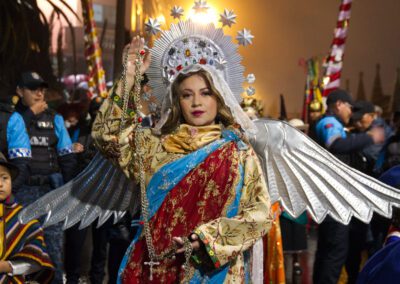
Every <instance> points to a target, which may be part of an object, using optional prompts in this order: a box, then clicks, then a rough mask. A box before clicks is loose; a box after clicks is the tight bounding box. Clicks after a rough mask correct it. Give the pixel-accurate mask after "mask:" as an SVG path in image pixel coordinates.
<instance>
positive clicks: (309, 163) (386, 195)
mask: <svg viewBox="0 0 400 284" xmlns="http://www.w3.org/2000/svg"><path fill="white" fill-rule="evenodd" d="M254 122H255V124H256V126H257V128H258V131H259V132H258V133H257V135H256V136H253V137H250V142H251V144H252V146H253V148H254V150H255V151H256V152H257V155H258V156H259V159H260V161H261V165H262V167H263V171H264V174H265V178H266V181H267V185H268V189H269V194H270V197H271V201H272V202H276V201H280V203H281V205H282V206H283V207H284V209H285V210H286V211H287V212H288V213H289V214H290V215H291V216H293V217H297V216H299V215H300V214H301V213H302V212H304V211H305V210H307V211H308V212H309V214H310V215H311V216H312V218H313V219H314V220H315V221H316V222H318V223H320V222H321V221H322V220H323V219H324V218H325V216H326V215H327V214H329V215H330V216H332V217H333V218H334V219H335V220H337V221H339V222H341V223H343V224H348V223H349V222H350V219H351V217H352V216H355V217H357V218H358V219H360V220H361V221H363V222H366V223H368V222H369V221H370V220H371V218H372V214H373V212H374V211H375V212H377V213H379V214H380V215H383V216H385V217H391V215H392V206H393V205H395V206H400V191H398V190H397V189H395V188H393V187H390V186H388V185H385V184H383V183H381V182H379V181H378V180H376V179H374V178H372V177H370V176H368V175H365V174H363V173H361V172H359V171H357V170H355V169H353V168H351V167H350V166H348V165H346V164H344V163H342V162H341V161H339V160H338V159H337V158H335V157H334V156H333V155H332V154H330V153H329V152H328V151H326V150H325V149H323V148H322V147H321V146H319V145H318V144H317V143H315V142H314V141H313V140H311V139H310V138H309V137H308V136H306V135H305V134H304V133H302V132H301V131H299V130H297V129H296V128H294V127H292V126H290V125H289V124H287V123H285V122H282V121H278V120H272V119H259V120H256V121H254Z"/></svg>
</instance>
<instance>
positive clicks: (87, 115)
mask: <svg viewBox="0 0 400 284" xmlns="http://www.w3.org/2000/svg"><path fill="white" fill-rule="evenodd" d="M102 102H103V99H102V98H101V97H95V98H93V99H92V100H89V99H88V97H87V95H86V90H85V89H83V88H78V89H77V90H76V91H75V93H74V95H73V96H71V103H67V104H64V105H63V106H61V107H60V109H59V111H60V112H61V113H62V114H63V116H64V118H65V123H66V126H67V128H68V132H69V134H70V136H71V140H72V143H73V151H74V153H76V155H77V160H78V172H81V171H83V170H84V169H85V168H86V166H87V165H88V164H89V163H90V162H91V160H92V159H93V157H94V156H95V155H96V153H97V149H96V148H95V147H94V144H93V140H92V136H91V129H92V124H93V121H94V119H95V118H96V114H97V111H98V109H99V108H100V106H101V104H102ZM108 224H109V223H108V222H107V223H106V224H104V225H103V226H100V227H99V228H97V227H96V226H97V224H96V223H93V224H92V225H91V226H90V227H87V228H84V229H79V223H78V224H77V225H75V226H73V227H71V228H70V229H68V230H66V231H65V272H66V279H67V283H68V284H77V283H80V282H79V281H80V280H79V279H80V278H81V277H82V276H83V271H82V267H83V266H84V265H83V264H85V263H84V262H82V261H83V259H82V256H83V251H84V249H85V248H84V244H85V240H86V238H87V237H88V236H91V237H92V238H91V242H89V243H90V244H91V249H90V252H89V255H90V256H91V257H90V259H91V261H90V269H89V279H90V283H93V284H102V283H103V281H104V277H105V264H106V259H107V242H108V232H107V231H108V228H109V225H108ZM89 229H91V232H89Z"/></svg>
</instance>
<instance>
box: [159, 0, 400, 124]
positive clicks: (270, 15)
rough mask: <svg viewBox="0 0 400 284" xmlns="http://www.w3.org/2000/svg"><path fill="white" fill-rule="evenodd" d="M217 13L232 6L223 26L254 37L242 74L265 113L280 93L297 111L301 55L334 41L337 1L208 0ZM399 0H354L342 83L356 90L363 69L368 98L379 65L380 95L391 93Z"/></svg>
mask: <svg viewBox="0 0 400 284" xmlns="http://www.w3.org/2000/svg"><path fill="white" fill-rule="evenodd" d="M160 2H161V3H163V5H164V7H163V8H164V9H166V10H165V11H167V12H169V9H170V8H171V7H172V6H173V5H181V6H182V7H183V8H184V9H186V10H187V9H190V7H192V6H193V2H194V1H192V0H164V1H160ZM207 2H208V4H210V5H211V6H213V7H215V8H216V9H217V11H218V12H219V13H222V12H223V8H229V9H233V11H234V12H235V13H236V14H237V16H238V17H237V24H236V25H234V26H233V27H232V29H231V30H230V29H229V28H226V27H225V28H224V31H225V32H226V33H231V34H232V35H236V32H237V31H238V30H240V29H242V28H244V27H245V28H248V29H250V30H251V32H252V34H253V35H254V36H255V40H254V44H253V45H252V46H250V47H246V48H244V47H240V49H239V51H240V53H241V54H242V55H243V57H244V61H243V63H244V65H245V67H246V71H245V74H247V73H254V74H255V75H256V78H257V80H256V83H255V87H256V97H257V98H260V99H262V100H263V102H264V105H265V114H267V115H271V116H277V114H278V112H279V94H281V93H282V94H284V96H285V100H286V107H287V110H288V115H289V116H290V117H294V116H298V115H299V114H300V111H301V109H302V101H303V93H304V85H305V80H306V76H305V73H304V71H303V69H302V68H301V67H300V66H299V64H298V62H299V60H300V59H301V58H305V59H308V58H310V57H313V56H321V57H323V56H325V55H326V54H327V53H328V51H329V47H330V44H331V42H332V39H333V29H334V27H335V26H336V21H337V16H338V11H339V5H340V3H341V1H340V0H208V1H207ZM399 13H400V0H353V7H352V17H351V19H350V26H349V34H348V38H347V44H346V50H345V53H344V56H345V57H344V68H343V74H342V81H341V87H342V88H344V87H345V81H346V79H349V80H350V91H351V92H352V93H353V94H354V96H355V95H356V93H357V87H358V80H359V79H358V78H359V72H360V71H362V72H364V87H365V91H366V95H367V96H368V97H370V96H371V93H372V82H373V80H374V77H375V66H376V64H377V63H380V65H381V79H382V85H383V91H384V93H385V94H390V95H391V94H393V91H394V84H395V79H396V68H398V67H400V16H399Z"/></svg>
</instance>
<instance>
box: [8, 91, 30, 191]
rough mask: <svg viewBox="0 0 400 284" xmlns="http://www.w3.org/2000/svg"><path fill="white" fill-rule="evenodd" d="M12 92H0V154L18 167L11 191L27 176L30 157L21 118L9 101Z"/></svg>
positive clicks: (27, 139) (26, 136) (27, 138)
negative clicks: (17, 173)
mask: <svg viewBox="0 0 400 284" xmlns="http://www.w3.org/2000/svg"><path fill="white" fill-rule="evenodd" d="M10 97H12V92H10V89H9V88H7V87H6V86H1V90H0V152H2V153H3V155H4V156H6V157H8V160H9V161H10V162H11V163H12V164H14V165H15V166H17V167H18V169H19V172H20V174H19V175H18V177H17V178H16V179H15V180H14V181H13V190H14V189H15V188H19V187H21V186H22V184H23V183H24V182H25V181H26V179H27V178H28V176H29V162H30V160H31V157H32V153H31V144H30V143H29V136H28V133H27V131H26V127H25V123H24V120H23V118H22V117H21V115H20V114H19V113H18V112H15V111H14V107H13V104H12V103H11V101H10V100H9V98H10Z"/></svg>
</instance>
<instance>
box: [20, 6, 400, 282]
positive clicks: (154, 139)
mask: <svg viewBox="0 0 400 284" xmlns="http://www.w3.org/2000/svg"><path fill="white" fill-rule="evenodd" d="M178 8H179V7H177V8H175V7H174V9H173V10H176V11H174V14H176V15H177V14H180V13H181V10H180V9H178ZM228 14H229V15H228ZM228 18H229V19H231V20H229V21H230V23H232V15H231V13H230V12H229V11H225V13H224V14H223V21H224V22H226V21H228ZM146 27H148V28H149V30H150V31H151V32H152V33H153V32H154V34H155V33H156V32H157V31H160V29H159V24H157V23H156V21H155V20H154V19H152V20H149V22H148V23H147V24H146ZM237 39H238V40H239V43H241V44H242V45H248V44H250V43H251V39H252V36H251V35H250V34H249V31H247V30H243V31H240V32H239V33H238V37H237ZM142 45H143V43H142V42H140V40H139V39H136V40H135V41H134V42H133V44H132V45H131V46H130V48H129V50H130V51H129V52H126V57H124V70H125V72H124V73H123V76H122V79H121V80H120V82H119V84H118V85H117V86H115V87H114V88H113V90H112V92H111V97H110V98H109V99H108V100H106V102H105V103H104V105H103V107H102V110H101V111H100V114H99V117H98V119H97V122H96V126H95V129H94V133H93V134H94V138H95V139H96V140H97V144H98V147H99V148H100V151H101V152H102V153H104V154H105V155H106V157H107V158H108V159H105V158H104V157H103V156H102V155H98V156H96V157H95V158H94V159H93V161H92V162H91V164H89V165H88V167H87V168H86V169H85V170H84V171H83V172H82V173H81V174H80V175H79V176H78V177H76V178H75V179H74V180H73V181H71V182H70V183H68V184H65V185H64V186H63V187H60V188H59V189H57V190H54V191H52V192H50V193H49V194H47V195H46V196H45V197H43V198H41V199H40V200H38V201H37V202H35V203H34V204H32V205H31V206H29V207H28V208H26V209H25V210H24V211H23V212H22V213H21V214H20V216H19V217H20V220H21V222H27V221H29V220H31V219H32V218H38V217H39V216H41V215H44V214H46V215H47V216H46V219H45V226H49V225H51V224H55V223H58V222H61V221H64V228H69V227H71V226H73V225H75V224H77V223H78V222H80V227H81V228H84V227H86V226H88V225H89V224H91V223H92V222H93V221H95V220H96V219H97V218H98V220H99V221H98V224H99V225H101V224H103V223H104V222H105V221H106V220H107V219H108V218H110V217H111V216H114V220H115V221H116V220H118V219H120V218H121V217H122V216H123V215H124V214H125V212H126V211H127V210H132V211H135V208H137V206H138V203H139V202H140V204H141V207H142V208H141V209H142V210H141V218H140V220H138V222H136V223H135V224H136V225H138V226H139V233H138V234H137V235H136V238H135V239H134V240H133V242H132V244H131V246H130V248H129V250H128V251H127V254H126V257H125V258H124V261H123V263H122V265H121V279H120V280H121V281H123V282H126V283H129V281H132V283H135V281H142V282H146V281H149V280H150V278H152V279H153V280H154V278H155V280H157V281H155V280H154V282H161V281H162V280H165V281H166V282H167V281H169V279H170V282H174V281H186V280H190V281H191V282H192V283H198V282H202V281H205V282H208V281H209V282H211V283H223V282H238V281H241V282H244V281H246V282H247V281H248V280H250V279H249V278H250V273H248V272H249V271H250V268H252V269H253V270H252V272H253V275H252V276H254V275H260V274H261V275H262V264H261V268H260V266H257V265H255V264H257V260H261V261H262V256H261V257H260V255H257V253H260V252H261V253H262V251H263V250H262V249H254V250H253V252H254V254H255V256H254V257H253V263H252V265H250V262H249V261H247V260H248V259H249V258H250V259H251V257H249V253H248V252H249V248H250V247H251V246H252V244H253V243H254V242H255V241H256V240H257V239H258V238H260V236H261V235H263V234H264V233H265V232H266V231H267V230H268V228H269V225H270V222H271V216H270V207H269V200H268V199H269V198H268V194H269V196H270V198H271V202H272V203H275V202H278V201H279V202H280V204H281V205H282V207H283V208H284V210H285V211H286V212H288V214H289V215H290V216H292V217H298V216H299V215H300V214H301V213H302V212H304V211H305V210H307V211H308V212H309V214H310V216H311V217H312V218H313V219H314V220H315V221H316V222H318V223H319V222H321V221H322V220H323V219H324V218H325V216H326V215H327V214H329V215H331V216H332V217H333V218H334V219H335V220H337V221H340V222H342V223H344V224H348V223H349V221H350V219H351V218H352V216H355V217H357V218H359V219H360V220H362V221H364V222H369V221H370V219H371V216H372V213H373V212H374V211H375V212H379V214H381V215H383V216H388V217H389V216H391V213H392V208H391V206H392V205H393V204H396V205H398V204H400V193H398V192H396V191H393V189H392V188H391V187H389V186H385V185H384V184H382V183H379V182H377V181H376V180H375V179H373V178H371V177H368V176H366V175H363V174H361V173H359V172H357V171H355V170H353V169H351V168H350V167H348V166H347V165H344V164H342V163H341V162H340V161H338V160H337V159H336V158H335V157H333V156H332V155H331V154H329V153H328V152H327V151H326V150H324V149H322V148H321V147H319V146H318V145H317V144H316V143H315V142H313V141H311V140H310V139H309V138H308V137H306V136H305V135H304V134H303V133H302V132H300V131H299V130H296V129H294V128H293V127H291V126H290V125H288V124H286V123H284V122H281V121H276V120H269V119H260V120H257V121H254V122H252V121H250V120H249V119H248V117H247V116H246V114H245V113H244V112H243V111H242V109H241V108H240V105H239V102H240V101H241V96H240V95H241V92H242V84H243V81H244V77H243V66H242V65H241V63H240V62H241V57H240V55H239V54H238V53H237V46H236V45H235V44H233V43H232V42H231V39H230V37H228V36H226V35H224V33H223V31H222V29H220V28H218V29H217V28H215V27H214V25H213V24H209V25H196V24H194V23H193V22H191V21H179V22H178V24H172V25H171V29H170V30H169V31H164V32H162V34H161V37H160V38H159V39H157V40H156V41H155V43H154V46H153V48H152V49H151V54H152V57H153V58H152V60H151V64H150V61H149V59H148V58H147V57H145V58H143V55H144V52H141V46H142ZM142 60H143V62H142ZM149 64H150V67H149V69H148V70H147V75H148V77H149V79H150V81H149V83H150V85H151V86H152V87H153V93H154V97H156V99H157V100H156V101H158V102H162V108H161V111H159V112H158V113H160V120H159V121H158V123H157V125H156V127H154V128H153V129H152V130H150V129H146V128H145V127H144V125H143V123H141V121H142V120H143V116H142V115H141V114H140V107H141V105H142V104H141V99H142V98H143V100H144V101H146V100H148V96H147V94H143V96H141V92H140V80H141V79H142V76H141V73H143V72H144V71H145V70H146V69H147V67H148V65H149ZM133 65H134V66H135V67H133ZM139 71H140V72H139ZM192 73H197V74H196V75H194V74H192ZM210 77H211V78H210ZM195 79H197V80H195ZM193 80H194V81H193ZM188 82H190V84H188ZM186 84H187V85H188V87H186ZM132 86H133V90H131V88H132ZM195 86H197V88H195ZM199 86H200V87H199ZM193 88H194V89H193ZM201 90H207V91H208V92H200V91H201ZM186 92H188V93H186ZM197 97H199V98H202V99H205V98H209V97H212V98H214V100H215V101H216V102H215V101H214V104H211V105H208V104H207V107H206V108H204V105H203V104H205V102H203V101H201V103H200V104H199V102H198V101H197V99H195V98H197ZM186 99H187V100H188V101H189V102H190V103H188V105H186V106H184V104H185V102H188V101H186ZM146 103H147V104H148V106H149V109H154V100H153V99H152V98H150V99H149V100H148V101H147V102H146ZM199 105H201V106H202V107H203V108H200V107H199ZM194 107H199V109H198V110H197V109H195V108H194ZM215 107H216V109H217V111H216V110H215ZM192 108H194V109H192ZM188 109H189V112H185V110H188ZM210 112H211V113H213V114H214V115H215V116H214V115H211V116H209V114H210ZM181 114H182V116H181ZM204 114H206V116H207V117H208V118H209V119H207V121H203V123H201V124H197V123H196V124H194V123H193V122H191V120H189V118H191V116H194V117H195V118H196V119H197V118H198V117H197V116H199V117H202V115H204ZM143 121H144V120H143ZM176 122H179V123H181V124H180V125H179V126H178V125H177V124H176ZM214 122H215V124H214ZM247 137H248V138H249V139H248V141H249V142H250V143H251V146H252V147H253V149H254V151H255V153H257V156H258V157H259V159H260V161H261V168H262V170H261V168H260V165H259V164H258V162H257V159H256V157H255V153H254V152H253V150H252V148H251V147H250V144H249V143H248V142H247ZM110 160H111V161H113V164H111V163H110V162H109V161H110ZM120 169H122V170H123V172H122V171H121V170H120ZM124 173H125V174H124ZM126 176H128V177H129V178H126ZM133 179H134V180H135V182H137V183H138V185H135V184H134V183H133V182H132V180H133ZM265 183H266V184H267V186H266V185H265ZM266 188H268V193H267V192H266ZM139 192H140V194H141V196H140V197H139V196H138V193H139ZM258 243H259V242H258ZM255 246H257V243H256V245H255ZM176 253H178V254H176ZM182 263H185V266H184V267H185V268H184V269H181V268H180V267H179V265H180V264H182ZM260 270H261V271H260ZM253 280H254V279H253ZM257 281H258V282H257V283H263V280H262V276H261V277H260V278H258V279H257Z"/></svg>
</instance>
